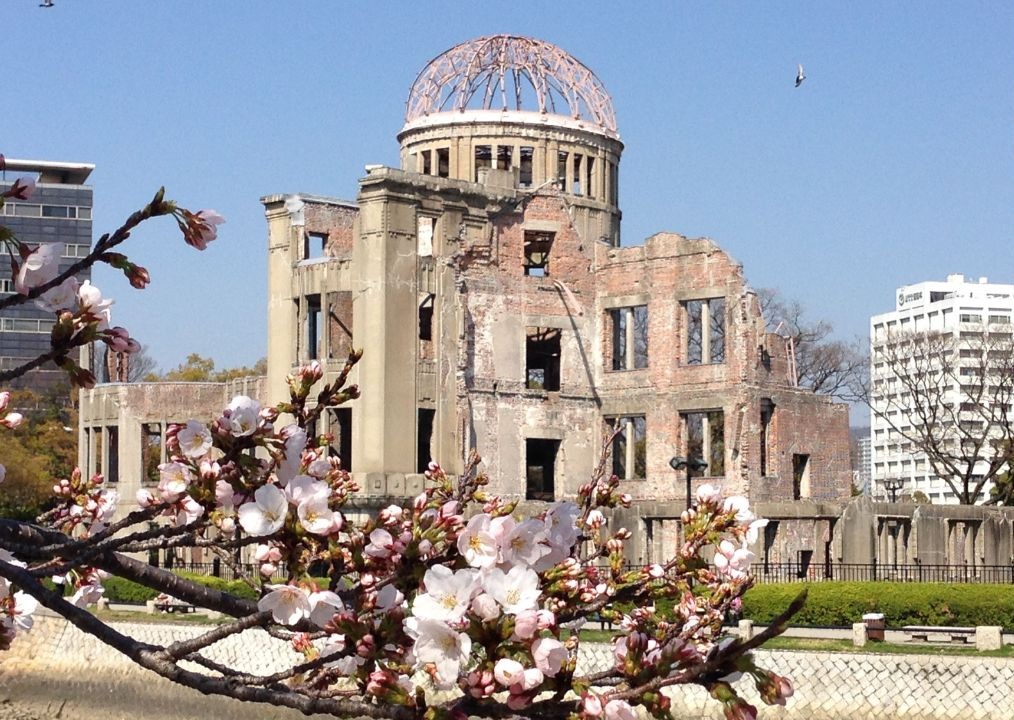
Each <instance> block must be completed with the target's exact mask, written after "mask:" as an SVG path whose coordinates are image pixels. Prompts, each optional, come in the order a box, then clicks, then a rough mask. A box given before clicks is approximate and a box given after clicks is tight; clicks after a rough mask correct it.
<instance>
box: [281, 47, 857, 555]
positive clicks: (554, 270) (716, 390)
mask: <svg viewBox="0 0 1014 720" xmlns="http://www.w3.org/2000/svg"><path fill="white" fill-rule="evenodd" d="M398 140H399V142H400V145H401V167H400V168H389V167H382V166H367V172H366V176H365V177H364V178H362V179H361V180H360V182H359V194H358V197H357V198H356V200H355V201H345V200H339V199H336V198H331V197H324V196H319V195H309V194H277V195H270V196H267V197H265V198H263V199H262V200H263V203H264V206H265V212H266V216H267V222H268V238H269V280H268V292H269V298H268V308H269V309H268V327H269V335H268V381H267V382H268V385H267V390H266V393H267V396H266V397H264V398H262V399H263V400H265V401H267V402H272V403H273V402H277V401H280V400H282V399H283V398H284V397H285V392H286V390H285V383H284V376H285V374H286V372H288V371H289V370H290V369H291V368H292V367H294V366H296V365H298V364H300V363H304V362H306V361H308V360H310V359H314V358H316V359H318V360H319V361H320V362H321V363H322V364H323V365H324V367H325V369H326V372H327V375H328V377H334V376H335V375H336V374H337V373H338V372H339V371H340V370H341V368H342V366H343V363H344V358H345V356H346V354H347V352H348V350H349V348H350V347H353V346H355V347H357V348H362V349H363V350H364V351H365V354H364V356H363V359H362V361H361V362H360V363H359V365H358V367H357V370H356V372H355V374H354V378H353V380H354V382H356V383H358V384H359V385H360V387H361V388H362V390H363V396H362V398H361V399H360V400H357V401H356V402H354V403H352V404H351V405H350V406H349V407H347V408H342V409H340V410H338V411H336V412H332V413H330V414H329V415H327V416H326V417H325V418H323V419H322V427H318V428H317V429H316V430H317V432H330V433H332V434H333V435H334V437H335V443H334V450H335V451H336V452H338V453H339V454H340V455H341V457H342V460H343V462H344V463H345V464H346V466H347V467H348V468H349V469H350V470H351V471H352V472H353V473H354V474H355V475H357V476H358V477H359V478H360V485H361V486H362V487H363V492H364V495H365V496H366V498H370V497H372V498H377V499H379V498H386V497H391V496H405V495H411V494H414V492H416V491H417V490H418V488H419V487H421V483H422V478H421V475H419V473H420V471H421V470H422V469H423V468H425V466H426V464H427V463H428V462H429V460H430V459H431V458H435V459H438V460H439V461H440V462H441V463H442V464H443V465H444V466H445V467H447V468H448V469H449V470H451V471H456V470H459V469H460V468H461V467H462V465H463V463H464V461H465V458H466V456H467V455H468V452H469V450H470V449H471V448H476V449H477V450H478V451H479V453H480V454H481V455H482V456H483V457H484V458H487V459H488V460H489V463H488V467H487V469H488V471H489V473H490V475H491V479H492V487H491V489H492V491H494V492H498V493H502V494H505V495H509V496H513V497H518V498H523V499H526V500H532V501H541V500H552V499H562V498H568V497H573V496H574V495H575V494H576V492H577V489H578V487H579V485H580V484H582V483H584V482H586V481H587V480H588V478H589V477H590V476H591V474H592V472H593V469H594V466H595V465H596V463H597V461H598V458H599V457H600V454H601V452H602V449H603V448H602V446H603V444H604V442H605V440H604V438H606V437H607V436H608V435H609V433H610V432H611V431H612V430H615V429H618V430H619V434H617V435H616V436H615V439H614V440H613V441H612V444H611V447H609V448H607V451H608V462H609V463H610V467H611V469H612V470H613V471H614V472H615V473H616V474H617V475H619V476H620V478H622V479H623V480H624V489H625V490H627V491H628V492H630V493H631V495H633V497H634V498H635V501H636V502H635V508H634V509H633V510H632V511H631V512H630V513H625V514H624V517H623V518H622V519H621V520H622V521H623V522H627V523H629V524H631V525H632V526H636V527H632V529H634V530H635V531H637V532H638V533H639V537H640V540H639V543H640V545H639V547H640V550H639V551H638V555H639V557H638V558H633V559H635V560H637V559H640V560H647V559H650V558H652V557H655V556H656V555H657V553H658V547H659V544H660V543H662V542H664V541H665V540H666V539H667V538H668V536H670V535H671V534H672V533H675V532H677V529H676V520H675V518H678V515H679V512H680V511H681V510H682V508H683V507H684V504H685V502H686V497H685V495H686V489H685V484H684V477H683V475H682V472H683V471H680V472H676V471H674V470H673V469H672V468H671V467H670V459H671V458H673V457H674V456H683V457H690V458H691V459H695V460H700V461H702V462H703V463H707V467H706V468H705V469H704V470H703V471H697V472H696V473H695V475H696V476H697V477H695V478H694V480H693V482H694V483H695V484H696V483H703V482H710V483H713V484H716V485H719V486H720V487H721V488H722V489H723V490H724V491H726V492H739V493H745V494H747V495H749V496H750V497H751V499H752V500H753V501H754V502H760V503H767V502H773V501H790V500H798V501H804V502H802V503H801V505H802V506H805V507H806V508H808V509H807V510H806V512H805V513H803V514H806V516H807V518H806V519H805V520H798V521H797V520H793V519H792V517H793V516H794V515H795V514H797V510H796V509H794V507H798V506H793V505H792V504H791V503H782V504H779V505H777V506H775V505H772V506H770V507H768V508H767V510H768V512H769V514H771V515H773V516H774V517H776V518H777V517H779V516H780V514H781V515H784V520H783V522H782V526H781V530H778V529H777V528H778V524H777V523H776V524H775V525H774V527H773V529H772V531H771V532H769V533H768V537H767V538H765V541H764V548H762V549H761V550H763V552H764V553H765V556H766V557H767V556H769V555H770V554H771V553H772V552H773V553H774V554H775V555H776V556H781V557H784V556H787V555H792V557H791V558H790V557H785V559H794V558H795V557H796V556H797V555H798V554H799V553H810V554H814V553H816V555H815V557H814V559H815V560H817V559H819V558H824V559H830V557H831V556H832V554H834V555H837V556H840V554H841V553H840V548H839V551H837V552H833V551H832V544H833V542H834V540H835V538H834V533H833V526H834V522H835V518H837V516H838V513H839V512H840V507H839V506H838V505H836V504H835V502H834V501H839V500H844V499H846V498H847V497H848V496H849V488H850V480H851V468H850V466H849V452H848V450H849V437H848V414H847V408H846V407H845V406H844V405H841V404H837V403H834V402H832V401H831V400H829V399H828V398H826V397H821V396H816V395H814V394H812V393H811V392H809V391H806V390H803V389H800V388H798V387H796V385H795V378H794V377H793V372H792V365H791V363H790V361H789V353H787V349H786V345H785V341H784V340H783V338H781V337H779V336H777V335H773V334H771V333H769V332H767V330H766V327H765V323H764V319H763V317H762V316H761V312H760V309H759V307H758V303H757V298H756V296H755V294H754V293H753V291H752V290H751V289H750V288H749V287H748V285H747V284H746V281H745V279H744V276H743V269H742V267H741V266H740V265H739V264H738V263H737V262H736V261H735V260H734V259H733V258H731V257H730V256H729V255H728V254H727V253H725V252H724V251H723V250H722V249H721V248H720V247H719V246H718V245H717V244H716V243H714V242H713V241H712V240H710V239H707V238H696V239H695V238H686V237H683V236H681V235H678V234H674V233H659V234H656V235H654V236H652V237H650V238H648V239H647V240H646V241H645V242H644V243H643V244H640V245H630V244H628V245H624V246H621V245H620V220H621V213H620V208H619V206H618V197H619V193H618V188H619V168H620V158H621V154H622V151H623V143H622V142H621V140H620V136H619V134H618V130H617V124H616V120H615V115H614V112H613V108H612V104H611V101H610V98H609V96H608V94H607V93H606V91H605V89H604V88H603V86H602V84H601V83H600V82H599V81H598V79H597V78H596V77H595V75H594V74H593V73H592V72H591V71H590V70H589V69H588V68H587V67H585V66H584V65H582V64H581V63H580V62H578V61H577V60H575V59H574V58H573V57H571V56H570V55H568V54H566V53H565V52H563V51H562V50H560V49H559V48H557V47H555V46H553V45H550V44H548V43H545V42H541V41H537V40H532V39H529V38H522V37H514V36H493V37H486V38H480V39H478V40H474V41H471V42H467V43H463V44H461V45H458V46H456V47H454V48H452V49H450V50H448V51H447V52H445V53H443V54H442V55H440V56H438V57H437V58H435V59H434V60H433V61H432V62H430V63H429V64H428V65H427V66H426V67H425V68H424V69H423V71H422V72H421V73H420V74H419V76H418V77H417V78H416V80H415V83H414V84H413V86H412V89H411V92H410V94H409V98H408V103H407V112H406V117H405V125H404V127H403V128H402V130H401V132H400V133H399V135H398ZM821 503H829V504H828V505H827V507H826V508H824V509H822V508H823V506H822V505H821ZM772 511H773V512H772ZM790 528H791V529H790ZM779 537H780V538H782V539H781V540H779V539H778V538H779Z"/></svg>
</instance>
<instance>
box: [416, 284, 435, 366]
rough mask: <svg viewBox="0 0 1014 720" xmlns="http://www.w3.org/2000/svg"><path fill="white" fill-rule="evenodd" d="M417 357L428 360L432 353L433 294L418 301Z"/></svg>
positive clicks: (432, 355)
mask: <svg viewBox="0 0 1014 720" xmlns="http://www.w3.org/2000/svg"><path fill="white" fill-rule="evenodd" d="M419 357H420V358H422V359H424V360H430V359H432V358H433V357H434V354H433V295H432V294H430V295H427V296H426V297H425V299H424V300H423V301H422V302H421V303H419Z"/></svg>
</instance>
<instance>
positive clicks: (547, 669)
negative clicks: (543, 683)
mask: <svg viewBox="0 0 1014 720" xmlns="http://www.w3.org/2000/svg"><path fill="white" fill-rule="evenodd" d="M532 659H534V660H535V667H537V668H538V669H539V670H541V671H542V672H543V673H545V674H546V675H548V676H549V677H554V676H555V675H556V674H557V673H558V672H560V668H562V667H563V663H565V662H566V661H567V648H566V647H564V645H563V643H562V642H560V641H559V640H557V639H556V638H539V639H538V640H536V641H535V642H534V643H532Z"/></svg>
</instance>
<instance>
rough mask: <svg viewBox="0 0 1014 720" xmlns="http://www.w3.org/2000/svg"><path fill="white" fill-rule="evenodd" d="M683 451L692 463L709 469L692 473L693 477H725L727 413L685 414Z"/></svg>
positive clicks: (693, 469)
mask: <svg viewBox="0 0 1014 720" xmlns="http://www.w3.org/2000/svg"><path fill="white" fill-rule="evenodd" d="M682 417H683V429H684V435H685V437H684V441H683V449H684V452H685V453H686V457H687V458H688V459H689V460H690V461H703V462H705V463H707V467H704V468H700V469H696V468H692V469H691V471H690V476H691V477H722V476H724V475H725V413H723V412H722V411H721V410H708V411H702V412H690V413H683V414H682Z"/></svg>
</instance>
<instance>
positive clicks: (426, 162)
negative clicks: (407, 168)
mask: <svg viewBox="0 0 1014 720" xmlns="http://www.w3.org/2000/svg"><path fill="white" fill-rule="evenodd" d="M420 156H421V157H422V174H423V175H432V174H433V162H432V159H431V155H430V151H429V150H423V151H422V153H420Z"/></svg>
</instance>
